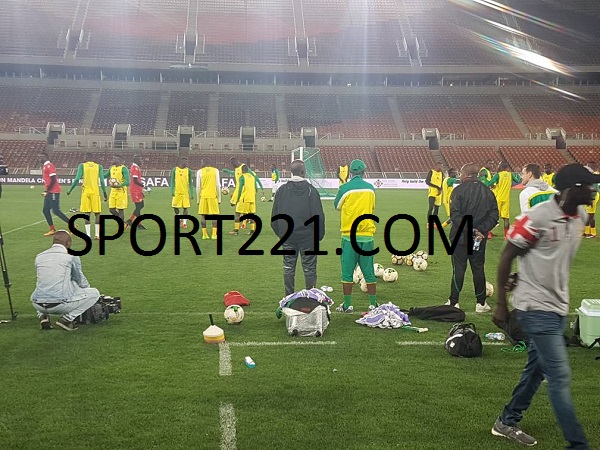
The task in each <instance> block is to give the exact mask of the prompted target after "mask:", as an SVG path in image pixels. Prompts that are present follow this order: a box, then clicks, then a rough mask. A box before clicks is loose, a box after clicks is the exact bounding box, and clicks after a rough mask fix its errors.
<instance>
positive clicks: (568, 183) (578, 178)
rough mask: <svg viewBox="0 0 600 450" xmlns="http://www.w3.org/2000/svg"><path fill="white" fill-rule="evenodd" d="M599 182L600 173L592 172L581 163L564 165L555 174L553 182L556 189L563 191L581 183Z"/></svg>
mask: <svg viewBox="0 0 600 450" xmlns="http://www.w3.org/2000/svg"><path fill="white" fill-rule="evenodd" d="M594 183H600V175H598V174H595V173H593V172H592V171H591V170H589V169H587V168H585V167H584V166H582V165H581V164H569V165H566V166H564V167H563V168H562V169H560V170H559V171H558V173H557V174H556V178H555V180H554V184H555V185H556V189H557V190H559V191H563V190H565V189H568V188H572V187H575V186H581V185H582V184H594Z"/></svg>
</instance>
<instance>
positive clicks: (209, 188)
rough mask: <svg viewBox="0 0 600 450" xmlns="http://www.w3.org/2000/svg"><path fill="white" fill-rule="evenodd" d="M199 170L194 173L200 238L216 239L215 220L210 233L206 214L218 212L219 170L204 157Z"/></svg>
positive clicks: (219, 202)
mask: <svg viewBox="0 0 600 450" xmlns="http://www.w3.org/2000/svg"><path fill="white" fill-rule="evenodd" d="M200 167H201V168H200V170H199V171H198V172H197V173H196V189H197V198H198V214H200V225H201V227H202V239H211V238H212V239H217V221H216V220H213V221H212V235H211V237H208V232H207V231H206V215H207V214H219V205H220V204H221V177H220V176H219V171H218V170H217V169H215V168H214V167H211V166H210V165H209V164H208V161H207V160H206V159H202V160H201V161H200Z"/></svg>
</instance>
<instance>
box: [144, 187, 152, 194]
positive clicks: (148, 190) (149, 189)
mask: <svg viewBox="0 0 600 450" xmlns="http://www.w3.org/2000/svg"><path fill="white" fill-rule="evenodd" d="M144 191H146V192H148V193H149V192H152V188H151V187H150V186H146V187H145V188H144Z"/></svg>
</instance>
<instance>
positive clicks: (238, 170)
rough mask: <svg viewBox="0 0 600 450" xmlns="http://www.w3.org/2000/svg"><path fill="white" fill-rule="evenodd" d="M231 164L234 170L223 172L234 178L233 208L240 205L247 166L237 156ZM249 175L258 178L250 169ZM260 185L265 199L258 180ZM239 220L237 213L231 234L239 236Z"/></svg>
mask: <svg viewBox="0 0 600 450" xmlns="http://www.w3.org/2000/svg"><path fill="white" fill-rule="evenodd" d="M229 164H230V165H231V167H233V168H234V170H229V169H223V172H225V173H226V174H228V175H231V176H233V177H234V180H235V189H234V190H233V193H232V194H231V200H230V202H231V206H236V205H237V203H238V197H239V186H240V179H241V178H242V167H243V166H245V164H240V163H239V162H238V160H237V158H236V157H235V156H232V157H231V158H230V159H229ZM248 173H249V174H250V175H254V176H255V177H256V174H255V173H254V172H253V171H252V170H251V169H250V168H249V167H248ZM256 178H257V179H258V177H256ZM258 185H259V187H260V189H261V190H262V195H263V197H264V196H265V189H264V188H263V185H262V183H261V181H260V179H258ZM236 209H237V208H236ZM239 218H240V215H239V214H238V213H237V211H236V214H235V223H234V225H233V231H234V232H231V233H229V234H237V231H238V230H239V229H240V222H239ZM244 227H245V225H242V228H244Z"/></svg>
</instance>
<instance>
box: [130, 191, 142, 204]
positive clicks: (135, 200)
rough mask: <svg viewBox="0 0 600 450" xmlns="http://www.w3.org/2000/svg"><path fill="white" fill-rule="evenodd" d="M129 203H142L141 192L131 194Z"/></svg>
mask: <svg viewBox="0 0 600 450" xmlns="http://www.w3.org/2000/svg"><path fill="white" fill-rule="evenodd" d="M130 193H131V201H132V202H133V203H140V202H143V201H144V193H143V192H131V191H130Z"/></svg>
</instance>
